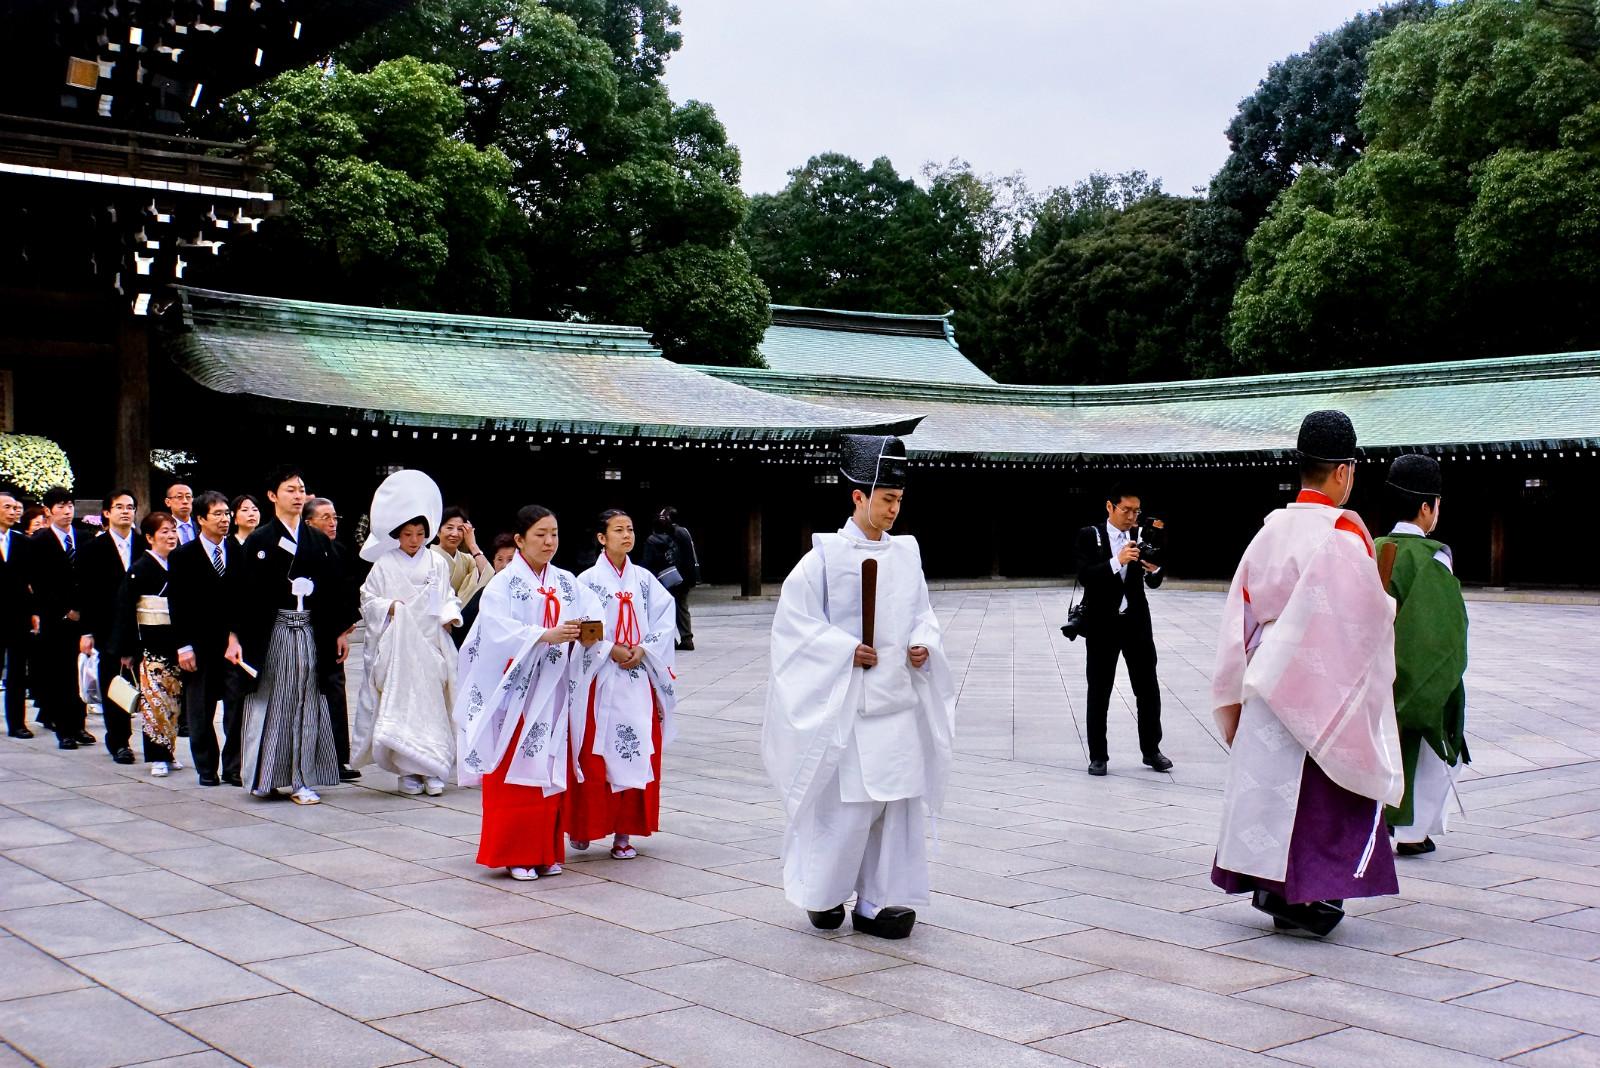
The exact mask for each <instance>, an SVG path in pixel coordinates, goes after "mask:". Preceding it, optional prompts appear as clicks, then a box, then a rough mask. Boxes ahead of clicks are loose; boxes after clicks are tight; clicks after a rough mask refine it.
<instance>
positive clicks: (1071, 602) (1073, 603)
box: [1067, 526, 1105, 615]
mask: <svg viewBox="0 0 1600 1068" xmlns="http://www.w3.org/2000/svg"><path fill="white" fill-rule="evenodd" d="M1091 529H1093V530H1094V543H1095V546H1096V547H1097V548H1103V547H1104V546H1105V542H1104V541H1102V540H1101V538H1100V528H1099V527H1098V526H1095V527H1093V528H1091ZM1077 605H1078V573H1077V572H1076V571H1074V572H1073V573H1072V596H1071V597H1070V598H1068V599H1067V614H1068V615H1071V614H1072V610H1073V609H1074V608H1076V607H1077Z"/></svg>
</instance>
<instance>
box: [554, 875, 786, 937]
mask: <svg viewBox="0 0 1600 1068" xmlns="http://www.w3.org/2000/svg"><path fill="white" fill-rule="evenodd" d="M763 889H764V888H763ZM540 896H541V900H543V901H545V902H547V903H548V904H551V905H557V906H560V907H561V908H564V909H569V910H571V911H572V912H581V913H584V914H585V915H588V916H594V917H596V918H597V919H602V920H610V921H611V922H612V923H617V924H621V925H622V926H624V927H632V928H633V929H634V930H636V931H644V932H645V933H646V934H657V933H659V932H661V931H671V930H674V929H675V928H679V927H694V926H697V925H699V924H702V923H717V922H720V921H722V920H726V919H729V918H730V917H729V915H728V913H726V912H720V911H718V910H717V909H714V908H708V907H707V906H705V905H702V904H696V903H694V902H692V901H685V900H682V899H679V898H675V897H668V896H667V895H666V894H657V893H654V892H653V891H650V890H640V889H639V888H638V887H634V886H623V885H621V884H620V883H601V884H598V885H594V886H582V887H574V888H572V889H567V890H553V891H551V892H550V893H547V894H542V895H540ZM710 896H713V897H714V896H716V895H710Z"/></svg>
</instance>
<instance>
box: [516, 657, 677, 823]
mask: <svg viewBox="0 0 1600 1068" xmlns="http://www.w3.org/2000/svg"><path fill="white" fill-rule="evenodd" d="M594 697H595V685H594V684H593V683H590V685H589V725H588V727H586V728H585V729H584V745H583V759H582V761H581V767H582V768H583V781H582V782H579V781H578V776H577V774H576V773H575V770H574V768H573V766H572V764H573V761H572V757H571V755H570V753H569V755H568V757H567V792H566V794H564V795H563V799H564V801H565V812H564V815H565V822H566V825H567V837H569V838H571V839H572V840H573V841H574V842H597V841H599V840H600V839H602V838H605V837H607V836H608V835H613V834H626V835H629V836H632V835H640V836H641V837H644V836H648V835H651V834H653V833H655V832H656V831H658V830H660V829H661V704H660V702H658V701H657V700H656V694H655V690H654V688H652V689H651V691H650V703H651V705H652V706H653V708H654V709H655V713H656V714H655V715H654V716H653V717H651V729H650V737H651V739H652V741H653V742H654V747H655V754H654V755H653V756H651V757H650V770H651V771H652V773H653V774H654V778H653V779H651V781H650V784H649V785H648V786H646V787H645V788H644V789H643V790H623V791H621V792H618V793H613V792H612V789H611V784H610V783H608V782H606V758H605V757H603V756H600V755H599V754H597V753H594V752H592V751H591V750H592V749H593V748H594V743H593V739H594ZM485 781H487V780H485Z"/></svg>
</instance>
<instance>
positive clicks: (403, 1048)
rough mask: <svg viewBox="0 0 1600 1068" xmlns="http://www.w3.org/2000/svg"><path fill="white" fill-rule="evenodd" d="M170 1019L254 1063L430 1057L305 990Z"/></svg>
mask: <svg viewBox="0 0 1600 1068" xmlns="http://www.w3.org/2000/svg"><path fill="white" fill-rule="evenodd" d="M170 1019H171V1020H172V1022H173V1023H175V1024H177V1025H178V1026H179V1027H182V1028H183V1029H184V1030H185V1031H188V1032H190V1033H191V1034H193V1035H195V1036H196V1037H198V1038H200V1039H202V1040H204V1041H205V1042H207V1043H209V1044H211V1045H212V1046H215V1047H216V1048H217V1049H219V1050H221V1051H222V1052H224V1053H226V1054H228V1055H229V1056H231V1057H233V1058H235V1059H237V1060H239V1061H241V1062H243V1063H244V1064H248V1065H250V1066H251V1068H307V1066H309V1065H315V1066H317V1068H384V1066H387V1065H391V1064H405V1063H407V1062H409V1061H417V1060H422V1059H423V1058H424V1057H426V1054H425V1053H424V1052H423V1051H422V1050H420V1049H418V1048H417V1047H415V1046H411V1045H408V1044H406V1043H404V1042H401V1041H399V1040H398V1039H395V1038H392V1037H390V1036H389V1035H386V1034H383V1033H382V1032H380V1031H377V1030H375V1029H373V1028H371V1027H368V1026H367V1025H366V1024H363V1023H358V1022H356V1021H355V1020H352V1019H350V1017H348V1016H342V1015H340V1014H339V1013H337V1012H334V1011H333V1010H332V1009H329V1008H325V1007H324V1006H322V1005H318V1004H317V1003H316V1002H314V1001H310V1000H308V999H306V998H303V997H301V996H300V995H299V994H277V995H275V996H273V997H268V998H257V999H256V1000H254V1001H237V1002H234V1003H232V1004H229V1005H216V1006H212V1007H211V1008H205V1009H193V1010H191V1011H189V1012H180V1013H175V1014H173V1015H172V1016H171V1017H170Z"/></svg>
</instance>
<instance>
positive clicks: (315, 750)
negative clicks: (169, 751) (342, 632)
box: [242, 608, 339, 795]
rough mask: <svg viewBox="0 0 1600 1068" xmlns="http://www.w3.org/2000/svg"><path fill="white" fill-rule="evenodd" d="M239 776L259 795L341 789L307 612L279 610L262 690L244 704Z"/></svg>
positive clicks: (264, 669)
mask: <svg viewBox="0 0 1600 1068" xmlns="http://www.w3.org/2000/svg"><path fill="white" fill-rule="evenodd" d="M242 770H243V774H244V781H245V786H246V788H248V789H249V790H251V791H252V792H254V793H256V794H259V795H266V794H268V793H270V792H271V791H273V790H275V789H278V788H280V787H301V786H310V787H317V786H337V785H338V784H339V757H338V755H337V752H336V751H335V749H334V744H333V728H332V726H331V724H330V722H329V720H328V702H327V699H326V698H324V697H323V696H322V691H321V690H320V689H319V688H318V686H317V653H316V644H315V640H314V639H313V637H312V632H311V613H310V612H296V611H292V610H290V609H286V608H285V609H279V610H278V618H277V622H275V623H274V624H273V627H272V641H271V643H270V644H269V645H268V647H267V662H266V664H265V665H264V667H263V669H262V671H261V680H260V684H259V685H258V686H257V687H256V691H255V693H253V694H251V695H250V696H249V697H248V698H247V699H246V700H245V706H244V767H243V769H242Z"/></svg>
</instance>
